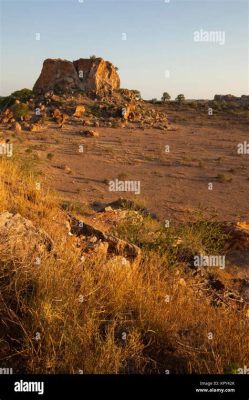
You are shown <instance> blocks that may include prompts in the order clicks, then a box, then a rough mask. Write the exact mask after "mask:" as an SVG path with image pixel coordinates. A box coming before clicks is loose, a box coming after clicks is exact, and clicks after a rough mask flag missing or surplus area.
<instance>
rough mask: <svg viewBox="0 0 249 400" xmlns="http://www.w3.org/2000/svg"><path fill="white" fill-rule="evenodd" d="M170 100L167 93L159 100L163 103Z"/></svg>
mask: <svg viewBox="0 0 249 400" xmlns="http://www.w3.org/2000/svg"><path fill="white" fill-rule="evenodd" d="M170 99H171V96H170V95H169V94H168V93H167V92H164V93H163V95H162V98H161V100H162V101H163V102H164V103H165V102H166V101H169V100H170Z"/></svg>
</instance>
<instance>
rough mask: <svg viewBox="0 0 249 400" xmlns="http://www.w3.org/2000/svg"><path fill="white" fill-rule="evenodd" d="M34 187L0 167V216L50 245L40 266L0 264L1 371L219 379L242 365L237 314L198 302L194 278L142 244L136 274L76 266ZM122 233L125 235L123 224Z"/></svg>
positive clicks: (50, 202) (94, 263) (49, 201)
mask: <svg viewBox="0 0 249 400" xmlns="http://www.w3.org/2000/svg"><path fill="white" fill-rule="evenodd" d="M35 182H36V178H34V177H33V176H32V173H31V172H30V173H29V172H27V171H26V172H25V173H22V171H21V170H20V168H19V166H18V165H17V164H16V163H13V162H12V161H11V160H1V161H0V211H1V212H2V211H5V210H8V211H10V212H18V213H20V214H21V215H22V216H24V217H26V218H29V219H31V220H32V221H33V223H34V224H35V225H36V226H39V227H41V228H43V229H45V230H46V232H47V233H48V234H49V235H50V236H51V237H52V239H53V241H54V244H55V247H54V250H53V251H52V252H51V253H49V254H44V256H43V257H42V258H41V264H40V265H23V264H22V263H21V262H19V261H18V256H19V255H17V258H16V259H15V260H13V261H12V262H8V263H7V264H6V263H4V262H1V263H0V268H1V273H0V289H1V296H0V311H1V320H0V367H12V368H13V369H14V372H28V373H86V374H89V373H99V374H109V373H114V374H118V373H168V372H169V373H223V372H224V371H226V372H227V371H230V370H232V368H234V366H235V367H236V368H239V367H243V366H244V365H248V359H249V348H248V339H249V330H248V320H247V319H246V318H245V317H244V314H242V313H239V312H238V311H236V310H234V309H229V308H226V309H223V308H219V307H212V306H210V303H209V301H208V299H207V298H205V296H204V297H203V296H202V297H199V295H198V293H197V292H196V291H195V290H193V287H194V278H191V277H190V276H185V275H184V274H185V273H184V271H183V269H181V266H180V265H178V266H175V267H174V266H173V267H172V265H171V266H170V265H169V264H170V263H169V262H168V261H169V260H168V259H167V257H168V255H169V254H170V253H167V251H166V250H167V249H166V250H165V252H166V253H165V254H162V253H163V252H159V251H158V252H157V251H156V249H155V248H151V247H150V246H145V247H146V251H144V255H143V260H142V262H141V264H140V265H139V266H138V265H133V266H129V267H128V266H125V265H122V264H121V263H120V262H119V261H116V262H113V263H110V262H106V261H102V260H100V259H99V258H97V257H96V259H94V260H88V261H85V262H82V261H81V259H80V250H79V249H78V248H77V247H76V246H75V245H74V238H73V237H71V236H69V235H67V233H66V229H65V221H66V217H65V214H64V212H63V211H62V210H61V209H60V207H59V203H58V199H57V198H56V197H55V196H54V195H53V194H51V193H49V192H46V191H44V190H40V191H39V190H37V189H36V186H35ZM120 229H121V230H120V234H121V235H122V232H123V235H124V236H126V237H129V229H130V228H129V224H128V228H127V229H128V231H127V229H125V228H124V226H123V225H122V227H121V228H120ZM153 229H154V228H153V227H152V230H153ZM143 234H144V236H145V237H144V238H143V242H144V243H147V242H150V240H149V239H148V237H146V234H145V232H144V233H143ZM191 234H192V232H191ZM132 235H133V236H132ZM147 235H150V232H149V231H148V232H147ZM130 236H132V237H134V230H133V231H132V232H131V233H130ZM150 237H151V236H150ZM135 239H136V238H135ZM135 239H134V241H135ZM137 240H140V241H141V238H137ZM170 243H171V242H170V240H169V244H170ZM21 256H22V255H20V258H21ZM0 260H1V254H0ZM182 277H184V278H185V281H184V282H186V285H185V284H184V282H183V281H182V280H181V278H182ZM210 334H211V335H210Z"/></svg>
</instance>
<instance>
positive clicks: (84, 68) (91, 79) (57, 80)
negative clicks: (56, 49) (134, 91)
mask: <svg viewBox="0 0 249 400" xmlns="http://www.w3.org/2000/svg"><path fill="white" fill-rule="evenodd" d="M119 87H120V79H119V75H118V73H117V70H116V68H115V67H114V66H113V64H112V63H110V62H109V61H105V60H103V59H102V58H95V59H83V58H80V59H79V60H76V61H73V62H71V61H68V60H62V59H47V60H45V61H44V63H43V68H42V71H41V74H40V76H39V78H38V80H37V81H36V83H35V85H34V88H33V91H34V93H35V94H37V95H39V94H46V93H47V92H51V91H54V92H63V93H66V92H70V93H71V92H72V91H84V92H86V93H94V94H97V95H101V94H102V95H103V94H104V93H110V92H112V91H113V90H114V89H118V88H119Z"/></svg>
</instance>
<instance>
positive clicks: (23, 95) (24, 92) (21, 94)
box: [10, 88, 33, 103]
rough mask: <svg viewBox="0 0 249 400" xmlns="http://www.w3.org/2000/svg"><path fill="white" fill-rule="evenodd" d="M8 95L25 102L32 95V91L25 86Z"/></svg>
mask: <svg viewBox="0 0 249 400" xmlns="http://www.w3.org/2000/svg"><path fill="white" fill-rule="evenodd" d="M10 97H12V98H14V99H17V100H20V101H21V102H22V103H25V102H26V101H28V100H30V99H31V98H32V97H33V92H32V90H30V89H26V88H25V89H21V90H17V91H16V92H13V93H11V95H10Z"/></svg>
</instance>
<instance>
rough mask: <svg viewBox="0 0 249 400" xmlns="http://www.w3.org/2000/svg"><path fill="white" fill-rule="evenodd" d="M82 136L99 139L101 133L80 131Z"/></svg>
mask: <svg viewBox="0 0 249 400" xmlns="http://www.w3.org/2000/svg"><path fill="white" fill-rule="evenodd" d="M80 135H82V136H86V137H99V133H98V132H97V131H93V130H84V131H80Z"/></svg>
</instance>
